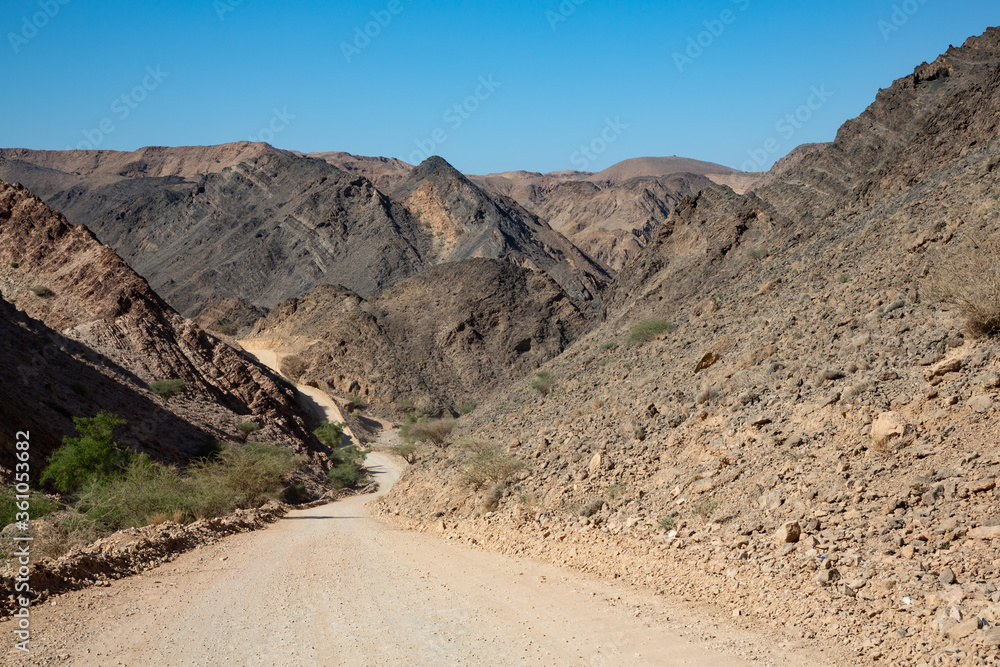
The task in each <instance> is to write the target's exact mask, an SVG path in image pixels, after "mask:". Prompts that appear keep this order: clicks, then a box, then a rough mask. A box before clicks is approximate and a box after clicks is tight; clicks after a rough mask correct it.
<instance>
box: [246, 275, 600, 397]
mask: <svg viewBox="0 0 1000 667" xmlns="http://www.w3.org/2000/svg"><path fill="white" fill-rule="evenodd" d="M592 319H593V315H592V311H591V309H589V308H587V307H585V306H584V305H583V304H580V303H577V302H575V301H574V300H573V299H571V298H569V297H568V296H567V295H566V293H565V291H563V289H562V288H560V287H559V285H557V284H556V283H555V282H554V281H553V280H552V279H551V278H549V277H548V276H547V275H545V274H544V273H541V272H538V271H530V270H527V269H523V268H520V267H517V266H514V265H513V264H511V263H509V262H503V261H499V260H487V259H472V260H466V261H462V262H453V263H447V264H441V265H439V266H436V267H433V268H430V269H427V270H426V271H424V272H422V273H421V274H420V275H418V276H415V277H413V278H410V279H409V280H405V281H403V282H401V283H398V284H396V285H394V286H393V287H391V288H389V289H388V290H386V291H385V292H383V293H382V294H381V295H379V296H377V297H373V298H371V299H368V300H365V299H362V298H361V297H359V296H358V295H356V294H354V293H350V292H347V291H345V290H343V289H340V288H336V287H332V286H323V287H319V288H317V289H315V290H313V291H312V292H310V293H309V294H307V295H306V296H304V297H302V298H300V299H291V300H289V301H287V302H285V303H282V304H281V305H279V306H278V307H277V308H275V309H274V310H273V311H272V312H271V313H270V315H268V317H267V318H266V319H264V320H261V321H260V322H259V323H258V325H257V327H256V328H255V330H254V331H253V333H252V334H251V337H252V338H256V339H261V340H271V341H277V342H278V347H279V349H280V350H281V351H282V352H286V353H292V354H294V355H296V356H298V357H299V358H301V359H302V360H303V362H304V364H305V370H304V373H303V375H302V376H301V381H302V382H305V383H307V384H312V385H318V386H321V387H329V388H330V389H332V390H333V391H334V392H335V393H338V394H340V395H348V394H357V395H359V396H361V397H362V398H364V399H365V401H366V402H369V403H372V404H374V405H376V406H379V407H381V408H383V409H389V410H391V409H392V407H393V405H394V404H395V403H396V402H398V401H411V402H413V403H414V404H419V405H421V406H423V407H424V408H425V409H427V410H428V411H430V412H437V411H441V410H444V411H446V412H456V411H457V409H458V406H460V405H462V404H475V403H479V402H481V401H483V400H484V399H485V398H486V397H487V395H488V394H489V393H490V392H491V391H492V390H493V389H494V388H495V387H496V386H497V385H498V384H502V383H505V382H508V381H510V380H511V379H513V378H516V377H521V376H523V375H524V374H526V373H529V372H531V371H533V370H534V369H536V368H538V367H539V366H541V365H542V364H543V363H544V362H546V361H548V360H549V359H551V358H552V357H554V356H556V355H557V354H559V353H560V352H561V351H562V350H564V349H565V348H566V346H568V345H569V344H570V343H571V342H572V341H573V340H575V339H576V338H577V337H579V336H580V335H581V334H582V333H583V332H584V331H586V329H587V328H588V326H589V324H590V322H591V321H592Z"/></svg>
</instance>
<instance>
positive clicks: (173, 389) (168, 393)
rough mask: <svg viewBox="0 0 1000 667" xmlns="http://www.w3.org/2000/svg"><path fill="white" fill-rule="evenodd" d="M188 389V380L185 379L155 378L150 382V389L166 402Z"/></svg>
mask: <svg viewBox="0 0 1000 667" xmlns="http://www.w3.org/2000/svg"><path fill="white" fill-rule="evenodd" d="M185 389H187V382H185V381H184V380H154V381H153V382H150V383H149V390H150V391H152V392H153V393H154V394H156V395H157V396H159V397H160V398H162V399H163V402H164V403H166V402H168V401H170V399H171V398H173V397H174V396H178V395H180V394H182V393H183V392H184V390H185Z"/></svg>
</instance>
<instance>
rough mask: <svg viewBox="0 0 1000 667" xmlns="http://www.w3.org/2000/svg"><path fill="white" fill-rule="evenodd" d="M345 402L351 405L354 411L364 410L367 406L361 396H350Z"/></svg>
mask: <svg viewBox="0 0 1000 667" xmlns="http://www.w3.org/2000/svg"><path fill="white" fill-rule="evenodd" d="M347 400H348V401H350V402H351V405H353V406H354V408H355V409H356V410H364V409H365V408H367V407H368V404H367V403H365V399H364V398H362V397H361V394H351V395H350V396H348V397H347Z"/></svg>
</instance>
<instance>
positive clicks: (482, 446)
mask: <svg viewBox="0 0 1000 667" xmlns="http://www.w3.org/2000/svg"><path fill="white" fill-rule="evenodd" d="M455 445H457V446H458V448H459V449H464V450H465V451H467V452H469V453H471V454H479V453H480V452H483V451H486V450H487V449H492V448H494V447H496V444H495V443H492V442H490V441H489V440H481V439H479V438H472V437H465V438H459V439H458V440H456V441H455Z"/></svg>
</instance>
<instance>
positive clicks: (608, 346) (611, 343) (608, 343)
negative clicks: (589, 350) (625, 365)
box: [601, 341, 618, 350]
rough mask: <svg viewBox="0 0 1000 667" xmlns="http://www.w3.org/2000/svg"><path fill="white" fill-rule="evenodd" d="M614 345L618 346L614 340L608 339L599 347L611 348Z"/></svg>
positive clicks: (603, 348)
mask: <svg viewBox="0 0 1000 667" xmlns="http://www.w3.org/2000/svg"><path fill="white" fill-rule="evenodd" d="M616 347H618V343H616V342H614V341H609V342H607V343H604V344H603V345H601V349H602V350H613V349H615V348H616Z"/></svg>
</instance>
